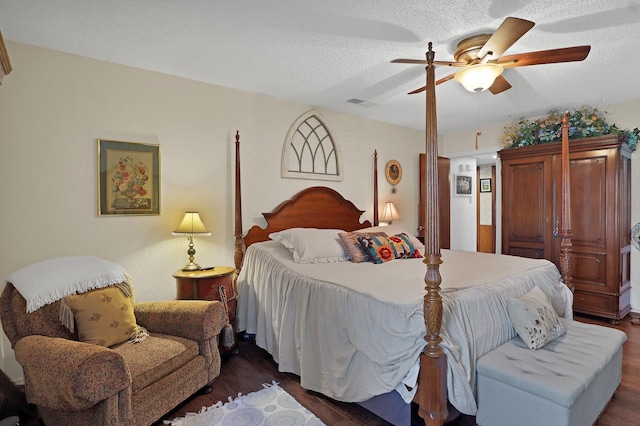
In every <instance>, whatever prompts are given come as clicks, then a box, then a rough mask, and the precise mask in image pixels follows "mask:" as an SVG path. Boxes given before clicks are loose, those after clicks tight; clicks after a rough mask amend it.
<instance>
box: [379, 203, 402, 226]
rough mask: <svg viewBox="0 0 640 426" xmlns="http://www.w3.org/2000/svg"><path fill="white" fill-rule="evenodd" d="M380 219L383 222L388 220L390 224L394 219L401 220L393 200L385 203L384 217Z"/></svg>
mask: <svg viewBox="0 0 640 426" xmlns="http://www.w3.org/2000/svg"><path fill="white" fill-rule="evenodd" d="M380 220H381V221H382V222H388V223H389V225H391V223H393V221H394V220H400V215H399V214H398V210H396V206H395V205H394V204H393V202H392V201H387V202H386V203H385V204H384V210H382V218H380Z"/></svg>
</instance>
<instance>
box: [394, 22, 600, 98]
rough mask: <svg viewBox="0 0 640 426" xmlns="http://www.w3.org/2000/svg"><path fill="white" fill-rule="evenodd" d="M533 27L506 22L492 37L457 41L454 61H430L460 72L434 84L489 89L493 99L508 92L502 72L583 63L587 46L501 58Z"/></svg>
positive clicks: (407, 61) (406, 61)
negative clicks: (508, 69) (445, 83)
mask: <svg viewBox="0 0 640 426" xmlns="http://www.w3.org/2000/svg"><path fill="white" fill-rule="evenodd" d="M534 25H535V23H533V22H531V21H527V20H526V19H520V18H513V17H508V18H506V19H505V20H504V21H503V22H502V24H500V26H499V27H498V29H497V30H496V31H495V32H494V33H493V34H477V35H474V36H471V37H467V38H465V39H463V40H461V41H460V42H459V43H458V45H457V47H456V51H455V52H454V55H453V56H454V58H455V61H433V64H434V65H439V66H449V67H456V68H461V70H460V71H458V72H456V73H453V74H450V75H448V76H446V77H443V78H441V79H440V80H438V81H436V84H440V83H444V82H446V81H449V80H452V79H453V80H456V81H457V82H459V83H461V84H462V85H463V86H464V87H465V89H467V90H469V91H471V92H478V93H479V92H482V91H484V90H486V89H489V91H490V92H491V93H493V94H494V95H497V94H498V93H501V92H504V91H505V90H508V89H510V88H511V84H510V83H509V82H508V81H507V79H506V78H504V76H502V71H503V70H504V68H516V67H525V66H529V65H540V64H554V63H560V62H577V61H582V60H584V59H585V58H586V57H587V55H589V51H590V50H591V46H574V47H565V48H560V49H551V50H541V51H537V52H528V53H518V54H515V55H508V56H502V54H503V53H504V52H505V51H506V50H507V49H509V48H510V47H511V46H512V45H513V44H514V43H515V42H516V41H518V40H519V39H520V37H522V36H523V35H524V34H526V33H527V31H529V30H530V29H531V28H533V26H534ZM391 62H393V63H403V64H426V63H427V61H426V60H424V59H394V60H393V61H391ZM424 90H426V86H424V87H421V88H419V89H416V90H414V91H412V92H409V94H410V95H413V94H416V93H420V92H423V91H424Z"/></svg>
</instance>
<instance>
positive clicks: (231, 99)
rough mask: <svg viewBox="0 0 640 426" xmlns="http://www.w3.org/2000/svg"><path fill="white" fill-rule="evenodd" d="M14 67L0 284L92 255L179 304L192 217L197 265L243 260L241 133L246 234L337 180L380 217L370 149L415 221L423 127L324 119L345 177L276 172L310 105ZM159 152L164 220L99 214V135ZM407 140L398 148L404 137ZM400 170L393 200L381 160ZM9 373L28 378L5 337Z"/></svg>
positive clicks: (30, 60) (186, 83)
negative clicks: (185, 232) (238, 182)
mask: <svg viewBox="0 0 640 426" xmlns="http://www.w3.org/2000/svg"><path fill="white" fill-rule="evenodd" d="M7 49H8V50H9V52H10V55H11V62H12V65H13V72H12V73H11V74H10V75H8V76H6V77H5V78H4V80H3V85H2V86H1V87H0V199H1V200H2V202H1V203H2V204H1V205H2V212H1V215H0V217H1V219H0V235H2V244H1V245H0V258H1V259H2V263H1V264H0V276H1V277H3V278H4V277H6V276H7V275H9V274H10V273H11V272H13V271H15V270H17V269H19V268H22V267H24V266H27V265H29V264H31V263H34V262H38V261H41V260H44V259H48V258H52V257H59V256H70V255H95V256H99V257H103V258H106V259H109V260H111V261H113V262H116V263H119V264H121V265H123V266H124V267H125V269H126V270H127V271H128V272H129V274H130V275H131V276H132V278H133V284H134V289H135V291H136V300H138V301H148V300H161V299H172V298H175V292H176V290H175V280H174V279H173V278H172V276H171V275H172V273H173V272H174V271H175V270H176V269H178V268H180V267H181V266H182V265H184V264H185V263H186V262H187V255H186V250H187V241H186V239H185V238H178V237H172V236H171V231H172V230H173V229H175V227H176V226H177V225H178V222H179V221H180V219H181V217H182V215H183V214H184V211H185V210H197V211H199V212H200V215H201V217H202V219H203V221H204V223H205V225H206V226H207V227H208V229H209V230H210V231H211V232H212V236H211V237H201V238H197V237H196V238H194V242H195V248H196V250H197V254H196V261H198V262H199V263H201V264H205V265H216V264H217V265H230V266H232V265H233V250H234V241H233V231H234V226H233V217H234V211H233V206H234V203H233V194H234V187H233V182H234V180H233V176H234V167H233V165H234V158H233V153H234V149H235V147H234V143H233V142H234V141H235V138H234V135H235V132H236V130H239V131H240V140H241V151H242V152H241V156H242V185H243V205H242V207H243V213H244V225H243V227H244V230H245V231H246V230H247V229H249V227H250V226H252V225H254V224H264V221H263V220H262V216H261V213H262V212H268V211H270V210H272V209H273V208H274V207H275V206H276V205H277V204H278V203H279V202H280V201H282V200H284V199H285V198H289V197H290V196H292V195H293V194H295V193H296V192H297V191H298V190H300V189H302V188H304V187H307V186H310V185H323V186H330V187H332V188H334V189H336V190H337V191H339V192H340V193H342V194H343V195H344V196H345V197H346V198H347V199H349V200H352V201H353V202H354V203H355V204H356V206H358V207H359V208H361V209H365V210H366V213H365V214H364V215H363V220H364V219H372V216H371V214H372V205H371V204H372V202H373V185H372V169H373V166H372V163H373V150H374V149H377V150H378V161H379V169H380V170H379V178H380V179H379V184H380V204H381V205H382V204H383V203H384V201H386V200H387V199H392V200H393V201H394V202H395V203H396V206H397V208H398V211H399V212H400V215H401V217H402V221H399V222H398V223H397V224H398V225H403V226H405V227H406V228H407V229H408V230H411V231H413V230H415V229H416V227H417V222H418V220H417V207H416V206H417V205H418V187H417V182H418V152H420V151H421V150H423V149H424V133H423V132H420V131H416V130H411V129H407V128H401V127H398V126H392V125H389V124H385V123H381V122H374V121H371V120H365V119H359V118H355V117H353V116H348V115H345V114H338V113H333V112H331V111H321V113H322V115H323V117H324V119H325V120H326V123H325V124H327V126H328V127H329V128H330V130H331V131H332V133H333V136H334V138H335V140H336V142H337V143H338V144H339V145H340V148H341V150H342V158H343V160H344V181H342V182H327V181H311V180H299V179H282V178H281V177H280V157H281V152H282V144H283V142H284V139H285V136H286V134H287V131H288V129H289V126H290V125H291V124H292V123H293V122H294V121H295V120H296V119H297V118H298V117H299V116H300V115H301V114H303V113H304V112H306V111H308V110H309V109H311V108H312V107H311V106H308V105H300V104H295V103H291V102H284V101H279V100H276V99H273V98H269V97H266V96H263V95H257V94H250V93H245V92H241V91H238V90H233V89H228V88H224V87H219V86H214V85H210V84H204V83H200V82H196V81H192V80H187V79H182V78H177V77H172V76H168V75H164V74H159V73H154V72H149V71H144V70H140V69H135V68H131V67H125V66H121V65H117V64H113V63H106V62H102V61H97V60H93V59H89V58H84V57H79V56H75V55H70V54H65V53H60V52H56V51H52V50H47V49H41V48H36V47H33V46H29V45H24V44H19V43H13V42H8V43H7ZM98 138H103V139H111V140H120V141H129V142H144V143H153V144H159V145H160V153H161V165H160V169H161V206H160V207H161V214H160V215H159V216H98V215H97V146H96V139H98ZM398 141H401V142H398ZM391 159H396V160H398V161H399V162H400V164H401V165H402V168H403V179H402V181H401V182H400V183H399V184H398V185H397V192H396V193H395V194H393V195H392V194H391V186H390V185H389V184H388V183H387V182H386V180H385V179H384V165H385V164H386V162H387V161H389V160H391ZM3 339H4V341H3V344H2V346H1V347H0V349H1V350H2V356H3V362H2V365H1V366H0V367H1V368H2V369H3V371H5V372H6V373H7V374H8V375H9V376H10V377H11V378H12V379H14V380H16V381H18V382H19V381H20V380H21V375H22V371H21V369H20V367H19V365H18V364H17V363H15V361H14V360H13V354H12V351H11V350H10V348H9V345H8V342H7V341H6V338H5V337H4V335H3Z"/></svg>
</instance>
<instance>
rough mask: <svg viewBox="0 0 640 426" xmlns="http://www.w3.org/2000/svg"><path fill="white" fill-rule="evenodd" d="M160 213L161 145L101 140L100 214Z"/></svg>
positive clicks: (99, 158) (99, 156) (99, 153)
mask: <svg viewBox="0 0 640 426" xmlns="http://www.w3.org/2000/svg"><path fill="white" fill-rule="evenodd" d="M158 214H160V146H159V145H149V144H143V143H134V142H120V141H109V140H104V139H98V215H158Z"/></svg>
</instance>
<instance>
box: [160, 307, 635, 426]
mask: <svg viewBox="0 0 640 426" xmlns="http://www.w3.org/2000/svg"><path fill="white" fill-rule="evenodd" d="M576 319H577V320H579V321H584V322H590V323H594V324H600V325H604V326H607V327H615V328H618V329H620V330H622V331H624V332H625V333H626V334H627V337H628V340H627V342H626V343H625V345H624V349H623V351H624V354H623V365H622V384H621V385H620V387H619V388H618V390H617V391H616V393H615V394H614V396H613V398H612V400H611V402H610V403H609V405H608V406H607V408H606V410H605V411H604V413H603V414H602V415H601V416H600V419H599V420H598V422H597V423H596V425H597V426H637V425H639V424H640V326H639V325H632V324H631V323H630V320H631V318H630V317H629V316H627V317H626V318H625V319H623V320H622V322H621V324H620V325H611V324H609V323H608V322H606V321H602V320H599V319H597V318H591V317H584V316H576ZM273 380H275V381H276V382H278V383H279V384H280V386H281V387H282V388H283V389H285V390H286V391H287V392H288V393H289V394H291V395H292V396H293V397H294V398H295V399H296V400H298V401H299V402H300V403H301V404H302V405H304V406H305V407H306V408H307V409H309V410H310V411H312V412H313V413H314V414H315V415H316V416H318V417H319V418H320V420H322V421H323V422H324V423H325V424H327V425H328V426H334V425H335V426H346V425H354V426H357V425H363V426H364V425H367V426H386V425H389V423H387V422H385V421H384V420H382V419H380V418H379V417H377V416H375V415H373V414H371V413H370V412H368V411H367V410H365V409H363V408H362V407H360V406H359V405H357V404H349V403H343V402H337V401H333V400H331V399H329V398H327V397H325V396H323V395H321V394H318V393H315V392H309V391H306V390H305V389H303V388H302V387H301V386H300V380H299V378H298V377H297V376H296V375H294V374H288V373H280V372H278V367H277V365H276V364H275V363H274V362H273V359H272V358H271V356H269V354H267V353H266V352H265V351H263V350H261V349H260V348H258V347H257V346H256V345H255V344H253V343H251V342H240V346H239V353H238V354H237V355H229V356H226V357H225V358H224V360H223V363H222V371H221V374H220V376H219V377H218V378H217V379H216V382H215V383H214V386H213V389H212V391H211V392H210V393H208V394H206V395H195V396H193V397H191V398H190V399H189V400H187V401H186V402H185V403H183V404H182V405H180V406H179V407H177V408H176V409H175V410H174V411H172V412H170V413H168V414H167V415H166V416H165V417H164V419H167V420H170V419H173V418H175V417H178V416H183V415H184V414H186V413H187V412H197V411H199V410H200V408H202V407H208V406H210V405H213V404H215V403H216V402H218V401H227V399H228V397H229V396H234V397H235V396H237V395H238V393H242V394H247V393H250V392H254V391H256V390H260V389H262V384H263V383H271V382H272V381H273ZM414 417H417V416H414ZM161 424H162V422H161V421H160V422H158V423H156V425H157V426H159V425H161ZM413 424H414V425H418V424H421V422H420V421H419V419H417V418H416V419H414V421H413ZM474 424H475V418H473V417H467V416H461V417H459V418H458V419H456V421H454V422H451V423H450V425H455V426H462V425H474Z"/></svg>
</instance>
